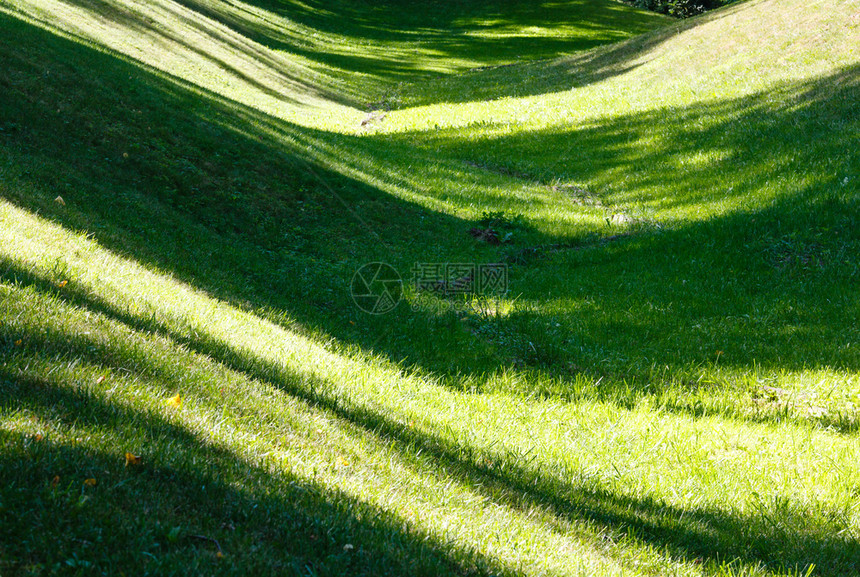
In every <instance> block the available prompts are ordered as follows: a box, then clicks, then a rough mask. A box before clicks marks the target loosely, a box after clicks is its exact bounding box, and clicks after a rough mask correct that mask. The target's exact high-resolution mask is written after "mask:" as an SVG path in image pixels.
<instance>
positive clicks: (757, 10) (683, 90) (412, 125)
mask: <svg viewBox="0 0 860 577" xmlns="http://www.w3.org/2000/svg"><path fill="white" fill-rule="evenodd" d="M856 12H857V3H856V2H842V3H835V4H833V5H832V6H828V8H827V9H820V10H817V9H816V10H809V9H808V6H807V4H806V3H804V2H801V1H799V0H789V1H783V2H770V1H766V0H765V1H752V2H742V3H738V4H733V5H731V6H728V7H726V8H724V9H721V10H717V11H714V12H711V13H709V14H706V15H704V16H702V17H699V18H695V19H691V20H687V21H683V22H681V23H677V24H675V25H673V26H671V27H668V28H665V29H660V30H655V31H653V32H650V33H646V34H643V35H641V36H638V37H636V38H633V39H630V40H626V41H624V42H622V43H620V44H614V45H611V46H605V47H600V48H595V49H594V50H592V51H590V52H586V53H581V54H576V55H572V56H570V57H564V58H561V59H556V60H551V61H543V62H537V63H527V64H522V65H518V66H514V67H507V68H499V69H496V70H488V71H481V72H476V73H473V74H470V75H464V76H460V77H452V78H444V79H440V80H438V81H436V82H433V83H416V84H414V85H411V86H408V87H405V88H404V91H403V94H402V95H401V98H402V100H403V103H404V105H405V106H408V105H409V103H410V102H416V103H420V102H421V101H422V99H424V100H425V101H427V100H429V101H430V102H444V101H445V99H446V96H449V97H450V98H451V102H452V103H449V104H444V103H440V104H430V105H428V106H423V107H422V106H419V107H414V108H405V109H403V110H400V111H397V112H396V113H394V114H392V115H391V116H390V118H389V122H388V123H387V126H386V127H387V129H388V130H390V131H399V130H416V129H417V130H432V129H434V128H446V127H464V126H468V125H469V124H472V123H477V122H483V123H487V124H499V125H511V126H513V127H515V129H517V130H528V129H530V128H533V127H542V126H565V125H569V124H570V123H573V124H574V125H575V124H578V123H581V122H587V121H589V120H593V121H599V119H600V118H601V117H604V116H613V115H623V114H629V113H636V112H643V111H648V110H657V109H660V108H663V107H680V106H686V105H689V104H692V103H696V102H702V101H708V100H715V99H725V98H737V97H739V96H744V95H750V94H754V93H756V92H760V91H763V90H769V89H771V88H773V87H775V86H777V85H779V84H781V83H787V82H789V83H790V82H794V81H800V80H806V79H811V78H816V77H821V76H827V75H828V74H830V73H832V72H834V71H836V70H838V69H839V68H841V67H844V66H847V65H851V64H854V63H856V62H857V61H858V59H860V52H858V48H857V46H858V40H860V22H858V19H857V17H856Z"/></svg>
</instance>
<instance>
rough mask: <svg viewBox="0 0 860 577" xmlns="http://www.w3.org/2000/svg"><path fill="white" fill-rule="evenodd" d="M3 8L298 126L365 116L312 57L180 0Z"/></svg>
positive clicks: (349, 123)
mask: <svg viewBox="0 0 860 577" xmlns="http://www.w3.org/2000/svg"><path fill="white" fill-rule="evenodd" d="M0 10H3V11H4V12H6V13H9V14H12V15H14V16H17V17H23V18H24V19H26V20H28V21H30V22H33V23H35V24H38V25H40V26H42V27H44V28H46V29H48V30H50V31H52V32H55V33H57V32H59V33H62V34H65V35H68V36H69V37H71V38H73V39H76V40H78V41H86V42H88V43H91V44H93V45H95V46H97V47H99V48H101V49H103V50H104V49H107V50H110V51H112V52H114V53H117V54H121V55H123V56H124V57H127V58H129V59H131V60H132V61H135V62H138V63H141V64H144V65H146V66H149V67H152V68H153V69H155V70H159V71H161V72H163V73H165V74H167V75H168V76H171V77H174V78H178V79H180V81H182V82H186V83H189V84H192V85H195V86H197V87H199V88H201V89H204V90H208V91H211V92H212V93H215V94H220V95H222V96H224V97H226V98H228V99H231V100H234V101H236V102H240V103H243V104H245V105H248V106H251V107H254V108H256V109H258V110H261V111H263V112H265V113H267V114H270V115H272V116H275V117H279V118H282V119H284V120H287V121H289V122H292V123H294V124H297V125H300V126H315V127H318V128H328V129H331V130H341V131H344V130H350V131H352V130H354V127H355V126H357V125H358V124H359V122H360V120H361V117H362V112H361V111H359V110H357V109H355V108H352V107H349V106H346V105H344V104H340V103H338V102H336V101H334V100H332V99H331V98H330V97H329V95H330V94H331V91H329V90H328V89H327V88H326V86H325V78H324V77H322V76H321V75H320V74H319V73H317V72H315V71H314V70H312V69H311V68H310V66H309V64H308V61H307V60H306V59H304V58H302V57H300V56H296V55H293V54H283V53H278V52H276V51H273V50H270V49H268V48H266V47H265V46H262V45H260V44H257V43H255V42H253V41H251V40H249V39H247V38H244V37H243V36H241V35H240V34H237V33H236V32H234V31H233V30H231V29H230V28H228V27H226V26H224V25H222V24H220V23H218V22H214V21H212V20H210V19H208V18H206V17H205V16H202V15H200V14H198V13H196V12H194V11H192V10H189V9H187V8H185V7H183V6H181V5H180V4H177V3H176V2H171V1H169V0H158V1H155V2H140V3H136V2H113V1H111V0H105V1H104V2H98V3H95V4H78V3H75V2H71V1H70V2H64V1H62V0H49V1H46V2H32V3H31V2H23V3H21V2H15V3H13V4H12V5H11V6H10V5H8V4H7V3H6V2H2V3H0ZM99 10H101V12H100V11H99ZM327 93H328V94H327Z"/></svg>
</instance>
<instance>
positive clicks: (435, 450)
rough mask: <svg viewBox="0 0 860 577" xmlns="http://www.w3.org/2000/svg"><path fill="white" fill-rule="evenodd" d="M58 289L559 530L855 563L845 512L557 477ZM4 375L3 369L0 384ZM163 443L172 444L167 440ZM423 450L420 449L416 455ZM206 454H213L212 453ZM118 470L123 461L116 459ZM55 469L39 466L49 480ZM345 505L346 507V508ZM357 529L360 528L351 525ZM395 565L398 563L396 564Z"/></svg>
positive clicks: (51, 343)
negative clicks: (702, 502)
mask: <svg viewBox="0 0 860 577" xmlns="http://www.w3.org/2000/svg"><path fill="white" fill-rule="evenodd" d="M16 275H17V276H18V282H19V283H23V285H24V286H31V287H33V288H36V290H38V291H40V292H42V291H44V290H47V291H49V292H54V291H53V289H52V288H51V284H50V283H48V282H47V281H45V280H44V279H38V278H37V277H33V276H32V275H29V276H28V275H27V273H26V272H25V271H17V272H16ZM62 297H63V299H64V300H68V301H69V302H70V303H72V304H74V305H76V306H78V307H81V308H82V309H83V310H90V311H93V312H97V313H100V314H103V315H105V316H107V317H108V318H112V319H115V320H117V321H119V322H120V323H123V324H127V325H128V326H130V327H131V328H134V329H136V330H138V331H140V332H141V333H151V332H156V333H159V334H162V335H163V336H165V337H166V338H168V339H170V340H171V341H173V342H174V343H176V344H177V345H181V346H183V347H185V348H188V349H190V350H191V351H194V352H196V353H199V354H200V355H202V356H203V358H207V357H208V358H211V359H214V360H215V361H217V362H219V363H222V364H223V365H225V366H226V367H228V368H230V369H232V370H235V371H237V372H239V373H240V374H243V375H245V376H247V377H248V378H249V379H253V380H256V381H258V382H261V383H268V384H271V385H274V386H276V387H278V388H280V389H282V390H284V391H285V392H287V393H288V394H290V395H292V396H295V397H296V398H299V399H301V400H302V401H304V402H307V403H309V404H310V405H312V406H316V407H319V408H321V409H324V410H326V411H328V412H329V413H331V414H333V415H335V416H336V417H338V418H339V419H342V420H344V421H346V422H349V423H352V424H354V425H357V426H358V427H360V428H361V429H363V430H365V431H367V432H368V433H371V434H373V435H376V436H379V437H380V438H381V439H384V440H385V441H387V442H389V444H391V443H393V446H394V448H396V449H397V451H398V452H399V453H400V454H401V456H402V458H403V459H404V463H411V466H415V467H418V468H419V469H421V470H423V469H424V468H425V467H427V466H428V465H427V463H428V462H429V468H430V469H431V470H444V471H446V472H447V473H448V474H452V475H453V476H454V477H455V478H456V479H457V480H458V481H459V482H462V483H464V484H465V485H466V486H469V487H473V488H475V489H477V490H479V491H480V492H481V493H483V494H484V495H485V497H486V498H487V499H490V500H491V501H492V502H493V503H496V504H498V505H501V506H503V507H511V508H513V509H516V510H519V511H522V512H527V511H530V510H533V509H534V507H540V508H542V509H548V510H549V511H551V513H552V515H553V516H554V517H555V518H556V519H557V522H558V525H557V527H556V530H557V531H559V532H562V533H563V532H565V531H566V528H565V523H571V522H572V523H577V522H581V521H587V522H589V523H591V524H593V525H595V526H597V527H598V528H602V529H604V530H606V531H608V534H609V535H611V536H613V537H610V538H611V539H615V538H621V536H624V537H623V538H624V539H627V540H628V543H630V542H631V541H632V542H633V543H641V544H647V545H651V546H655V547H657V548H658V549H659V550H661V551H665V552H666V554H668V555H670V556H672V557H676V558H681V559H684V560H694V559H697V560H699V562H704V563H705V567H706V568H707V567H714V568H716V567H719V566H720V564H724V563H726V562H727V561H731V562H732V563H737V562H740V563H742V564H743V565H745V566H757V565H764V566H766V567H768V568H769V569H773V570H777V571H778V570H789V569H793V568H806V567H809V566H813V565H814V566H815V567H816V568H817V569H818V571H819V573H820V574H821V575H833V576H837V575H851V574H853V572H855V571H856V569H857V567H858V565H860V544H858V543H857V542H856V541H853V540H851V539H848V538H845V537H841V536H840V535H843V534H844V530H845V529H846V526H843V525H841V524H840V522H839V521H838V520H839V519H841V518H842V517H841V515H840V513H839V512H838V511H821V510H818V509H815V511H813V510H812V509H810V508H809V507H808V506H803V505H801V504H798V503H794V502H792V501H791V500H789V499H781V500H780V499H777V500H773V501H769V500H760V502H758V503H757V504H756V506H755V507H754V509H756V513H753V514H744V515H740V514H737V513H732V512H728V511H724V510H720V509H717V508H707V507H701V508H694V509H686V508H682V507H678V506H674V505H669V504H667V503H665V502H661V501H660V500H659V499H651V498H639V497H637V498H634V497H630V496H627V495H624V494H623V493H619V492H617V491H616V490H612V489H609V488H607V487H605V486H603V485H602V484H600V483H598V482H595V481H594V480H593V479H591V480H582V481H580V482H576V481H570V480H567V479H560V478H558V477H556V476H554V475H551V474H548V473H546V472H545V470H543V469H542V468H538V467H535V466H533V465H530V464H527V463H523V462H522V461H521V460H520V459H519V458H517V457H513V456H511V455H510V454H506V453H504V451H501V450H498V451H496V450H492V449H479V448H476V447H473V446H470V445H467V444H462V443H458V442H455V441H453V440H451V439H449V438H445V437H443V436H441V435H438V434H436V433H433V432H432V429H427V428H414V427H413V426H411V425H407V424H405V423H403V422H401V421H398V420H397V419H396V418H394V417H392V416H386V415H385V414H383V413H382V412H381V411H379V410H377V409H375V408H373V407H370V406H368V405H366V404H362V403H355V402H353V401H348V400H345V399H344V398H342V397H339V396H338V395H337V394H333V393H331V391H335V390H337V387H333V386H332V384H331V383H324V382H319V380H318V377H315V376H314V375H311V374H305V373H298V372H295V371H293V370H291V369H289V368H287V367H286V366H284V365H281V364H275V363H273V362H271V361H269V360H267V359H265V358H262V357H259V356H256V355H255V354H253V353H250V352H249V351H247V350H238V349H236V348H235V347H234V346H233V345H232V344H231V343H229V342H227V341H225V340H222V339H220V338H218V337H215V336H212V335H209V334H206V333H205V332H203V333H198V334H195V335H194V336H193V337H189V336H188V335H187V334H182V333H180V332H177V331H176V330H174V329H173V328H172V327H170V325H166V324H165V325H157V324H154V323H153V321H152V320H151V319H146V318H142V317H134V316H130V315H129V314H128V313H126V312H124V311H120V310H117V309H116V308H115V307H112V306H111V305H109V304H107V303H104V302H101V301H99V300H97V299H95V298H93V297H92V296H86V295H81V294H75V293H65V292H64V293H63V295H62ZM16 335H18V336H21V335H19V334H18V333H16ZM23 336H24V338H25V339H26V341H27V346H28V347H30V348H33V349H35V350H39V351H42V353H41V354H42V355H44V356H45V357H46V358H48V359H55V358H56V355H57V353H62V354H63V355H71V356H72V357H74V358H76V359H78V360H79V362H80V361H84V362H90V363H99V364H101V363H104V362H105V361H108V362H109V361H110V359H112V358H114V357H116V358H120V357H122V355H121V354H118V353H115V352H112V351H111V349H112V348H113V347H115V345H111V344H106V343H102V342H99V343H96V342H95V341H93V340H92V338H91V337H89V336H84V335H80V334H57V333H50V336H45V334H44V333H43V332H42V331H34V332H32V334H26V335H23ZM105 347H107V348H105ZM135 371H136V372H137V373H138V374H141V375H147V376H151V377H153V378H155V379H157V380H159V381H160V379H162V378H163V377H164V375H163V374H162V372H161V368H160V367H158V366H157V364H155V363H148V364H146V366H137V367H135ZM3 376H5V380H6V382H7V384H9V382H11V381H10V380H14V379H13V377H14V375H12V374H7V375H0V377H3ZM3 381H4V379H2V378H0V382H3ZM3 392H5V393H6V394H7V395H8V397H7V402H8V401H12V404H13V406H20V407H26V408H28V409H29V410H32V411H34V412H37V413H39V412H40V411H48V410H49V409H50V411H49V412H50V418H51V419H53V420H59V421H63V420H64V419H69V420H71V421H72V422H75V423H78V424H80V425H84V426H85V425H88V424H94V425H95V424H99V425H102V426H105V425H107V426H110V427H111V428H112V431H114V433H116V434H118V435H119V436H122V434H123V427H124V426H127V424H128V423H134V424H135V426H138V427H140V426H143V424H142V423H141V422H140V417H134V418H132V417H130V416H128V415H123V414H120V413H122V409H119V408H117V407H115V406H113V405H111V406H110V407H102V406H101V405H99V404H98V402H97V401H95V402H94V400H93V399H92V398H91V396H89V395H87V394H86V393H81V394H80V395H78V394H77V393H75V394H71V397H69V395H70V393H68V392H64V391H56V390H53V389H50V387H48V386H47V385H46V384H45V383H42V384H39V383H29V384H27V383H20V382H19V383H12V389H10V390H6V391H3ZM77 396H80V397H81V398H77ZM94 403H95V404H94ZM0 404H2V403H0ZM31 405H33V406H31ZM36 405H38V407H37V406H36ZM39 407H41V408H39ZM93 407H95V408H93ZM58 410H59V411H60V414H58V413H57V411H58ZM156 425H157V426H152V425H151V424H150V425H147V426H146V428H145V430H147V431H148V434H149V435H151V436H152V438H151V439H150V438H147V439H146V441H145V442H146V444H147V445H150V447H151V448H150V449H149V450H150V451H151V452H153V453H154V454H158V453H160V452H162V451H164V452H165V453H167V452H169V450H168V448H167V447H168V446H170V447H172V446H173V445H171V444H170V441H172V440H175V437H176V435H175V434H173V433H172V431H168V433H169V434H164V433H163V431H162V429H164V427H167V426H168V425H166V424H158V423H156ZM437 426H438V424H437ZM181 433H182V435H184V436H185V437H188V438H183V439H182V442H183V446H186V445H187V446H188V447H191V448H194V450H197V449H201V450H205V451H209V449H207V448H205V446H204V447H201V443H200V441H199V440H197V439H196V438H193V437H191V436H190V435H188V433H186V432H184V431H181ZM136 442H138V443H139V442H140V441H139V440H137V441H136ZM159 443H166V445H165V447H164V448H161V447H160V445H159ZM419 455H423V457H421V458H420V459H419V458H418V456H419ZM207 458H208V459H209V460H211V454H210V456H209V457H207ZM117 460H118V459H116V456H115V461H117ZM198 461H199V460H195V461H194V462H198ZM222 467H223V465H221V464H220V463H219V465H218V470H219V471H220V472H219V475H220V479H221V481H220V482H221V483H226V482H227V481H228V480H230V479H231V475H232V474H233V473H231V469H230V467H226V468H225V469H223V470H222ZM113 468H114V469H117V468H118V466H116V464H114V467H113ZM48 476H49V475H43V477H44V478H47V477H48ZM198 482H200V481H198ZM284 483H285V484H286V481H284ZM207 484H208V483H207ZM294 484H295V483H293V485H294ZM293 485H289V486H290V487H292V486H293ZM159 489H160V487H159ZM329 493H330V492H329ZM313 494H318V492H314V493H313ZM341 499H342V496H339V495H334V496H333V497H332V500H333V501H334V502H336V503H339V502H341ZM351 506H353V507H354V506H355V505H354V504H352V505H351ZM323 510H326V509H325V507H324V508H323ZM338 510H341V509H338ZM343 510H350V509H349V507H346V508H345V509H343ZM384 518H387V517H384ZM846 522H847V521H846ZM350 528H351V529H352V530H356V529H354V528H352V526H351V525H350ZM374 529H376V530H378V528H374ZM345 538H348V537H345ZM422 538H423V537H422ZM434 550H435V549H434ZM304 554H305V555H307V553H304ZM487 566H489V565H487ZM399 570H400V569H399V568H395V570H394V574H396V573H397V571H399ZM715 570H718V569H715Z"/></svg>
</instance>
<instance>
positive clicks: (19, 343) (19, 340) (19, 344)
mask: <svg viewBox="0 0 860 577" xmlns="http://www.w3.org/2000/svg"><path fill="white" fill-rule="evenodd" d="M23 343H24V341H22V340H21V339H18V340H17V341H15V346H16V347H20V346H21V345H22V344H23Z"/></svg>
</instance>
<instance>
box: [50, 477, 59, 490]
mask: <svg viewBox="0 0 860 577" xmlns="http://www.w3.org/2000/svg"><path fill="white" fill-rule="evenodd" d="M59 484H60V476H59V475H54V478H53V479H51V487H54V488H56V487H57V485H59Z"/></svg>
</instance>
